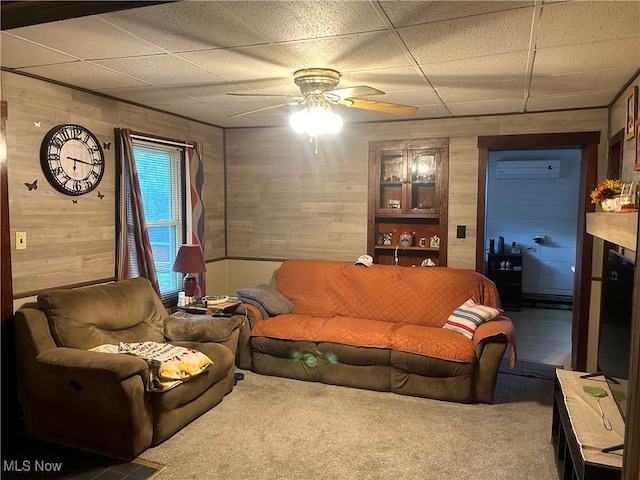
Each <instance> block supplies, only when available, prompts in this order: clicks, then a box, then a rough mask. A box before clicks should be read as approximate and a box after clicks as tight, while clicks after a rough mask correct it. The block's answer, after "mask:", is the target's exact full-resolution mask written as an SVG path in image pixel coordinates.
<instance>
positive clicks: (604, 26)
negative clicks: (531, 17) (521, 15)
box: [536, 1, 640, 58]
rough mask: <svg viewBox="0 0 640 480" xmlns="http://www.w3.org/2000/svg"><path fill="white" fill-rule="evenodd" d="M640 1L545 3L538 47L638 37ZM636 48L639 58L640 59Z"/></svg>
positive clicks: (541, 17)
mask: <svg viewBox="0 0 640 480" xmlns="http://www.w3.org/2000/svg"><path fill="white" fill-rule="evenodd" d="M638 30H640V2H638V1H626V2H624V1H623V2H615V1H614V2H608V1H588V2H585V1H575V2H563V3H551V4H548V5H547V4H545V5H544V6H543V7H542V14H541V16H540V28H539V31H538V37H537V45H536V46H537V48H544V47H555V46H558V45H576V44H580V43H591V42H603V41H607V40H614V39H620V38H638ZM637 55H638V53H637V50H636V58H637Z"/></svg>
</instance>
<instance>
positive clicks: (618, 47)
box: [533, 2, 640, 77]
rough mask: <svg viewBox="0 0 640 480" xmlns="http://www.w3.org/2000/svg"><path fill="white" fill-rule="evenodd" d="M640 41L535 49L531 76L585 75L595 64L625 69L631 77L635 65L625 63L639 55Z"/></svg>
mask: <svg viewBox="0 0 640 480" xmlns="http://www.w3.org/2000/svg"><path fill="white" fill-rule="evenodd" d="M639 3H640V2H639ZM639 41H640V39H639V38H625V39H619V40H608V41H603V42H595V43H581V44H578V45H565V46H562V47H549V48H540V49H537V50H536V55H535V61H534V64H533V76H541V75H558V74H564V73H577V72H588V71H590V70H593V69H594V65H595V66H596V67H597V68H596V69H597V70H609V69H612V68H616V69H620V68H622V69H626V70H627V72H628V75H629V77H630V76H631V75H632V74H633V73H634V71H635V67H636V66H635V65H634V64H633V62H629V61H628V59H629V54H630V52H634V51H636V52H640V44H639V43H638V42H639ZM638 55H640V53H639V54H638Z"/></svg>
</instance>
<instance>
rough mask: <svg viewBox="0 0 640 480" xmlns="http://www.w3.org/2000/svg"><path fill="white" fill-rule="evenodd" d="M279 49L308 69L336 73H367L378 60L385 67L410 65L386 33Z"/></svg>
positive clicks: (304, 42) (296, 43)
mask: <svg viewBox="0 0 640 480" xmlns="http://www.w3.org/2000/svg"><path fill="white" fill-rule="evenodd" d="M281 46H282V48H283V49H285V50H286V51H287V52H289V54H290V55H291V56H293V57H294V58H297V59H298V60H300V62H302V63H303V64H304V65H305V66H306V67H307V68H313V67H322V66H327V65H330V66H331V67H330V68H333V69H334V70H339V71H351V70H366V69H369V68H371V66H372V65H373V66H376V65H377V64H378V62H380V60H381V59H384V65H385V66H386V67H404V66H407V65H411V64H412V61H411V58H410V57H409V56H408V55H407V54H406V51H405V49H404V48H403V47H402V46H401V45H400V44H399V43H398V42H397V41H396V40H395V39H394V38H393V36H392V35H391V34H389V33H388V32H386V31H384V32H378V33H360V34H353V35H345V36H340V37H330V38H319V39H311V40H299V41H297V42H291V43H283V44H281Z"/></svg>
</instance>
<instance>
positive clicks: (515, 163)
mask: <svg viewBox="0 0 640 480" xmlns="http://www.w3.org/2000/svg"><path fill="white" fill-rule="evenodd" d="M559 177H560V160H498V161H497V162H496V178H499V179H503V180H512V179H530V178H559Z"/></svg>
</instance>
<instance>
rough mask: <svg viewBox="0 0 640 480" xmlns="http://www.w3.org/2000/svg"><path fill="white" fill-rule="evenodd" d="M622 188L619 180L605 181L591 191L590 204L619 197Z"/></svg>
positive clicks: (621, 182) (622, 185)
mask: <svg viewBox="0 0 640 480" xmlns="http://www.w3.org/2000/svg"><path fill="white" fill-rule="evenodd" d="M622 187H624V182H623V181H622V180H620V179H619V178H618V179H615V180H609V179H607V180H605V181H604V182H602V183H601V184H600V185H598V186H597V187H596V188H595V189H594V190H592V191H591V203H602V202H603V201H604V200H608V199H610V198H613V197H615V196H616V195H620V193H621V192H622Z"/></svg>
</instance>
